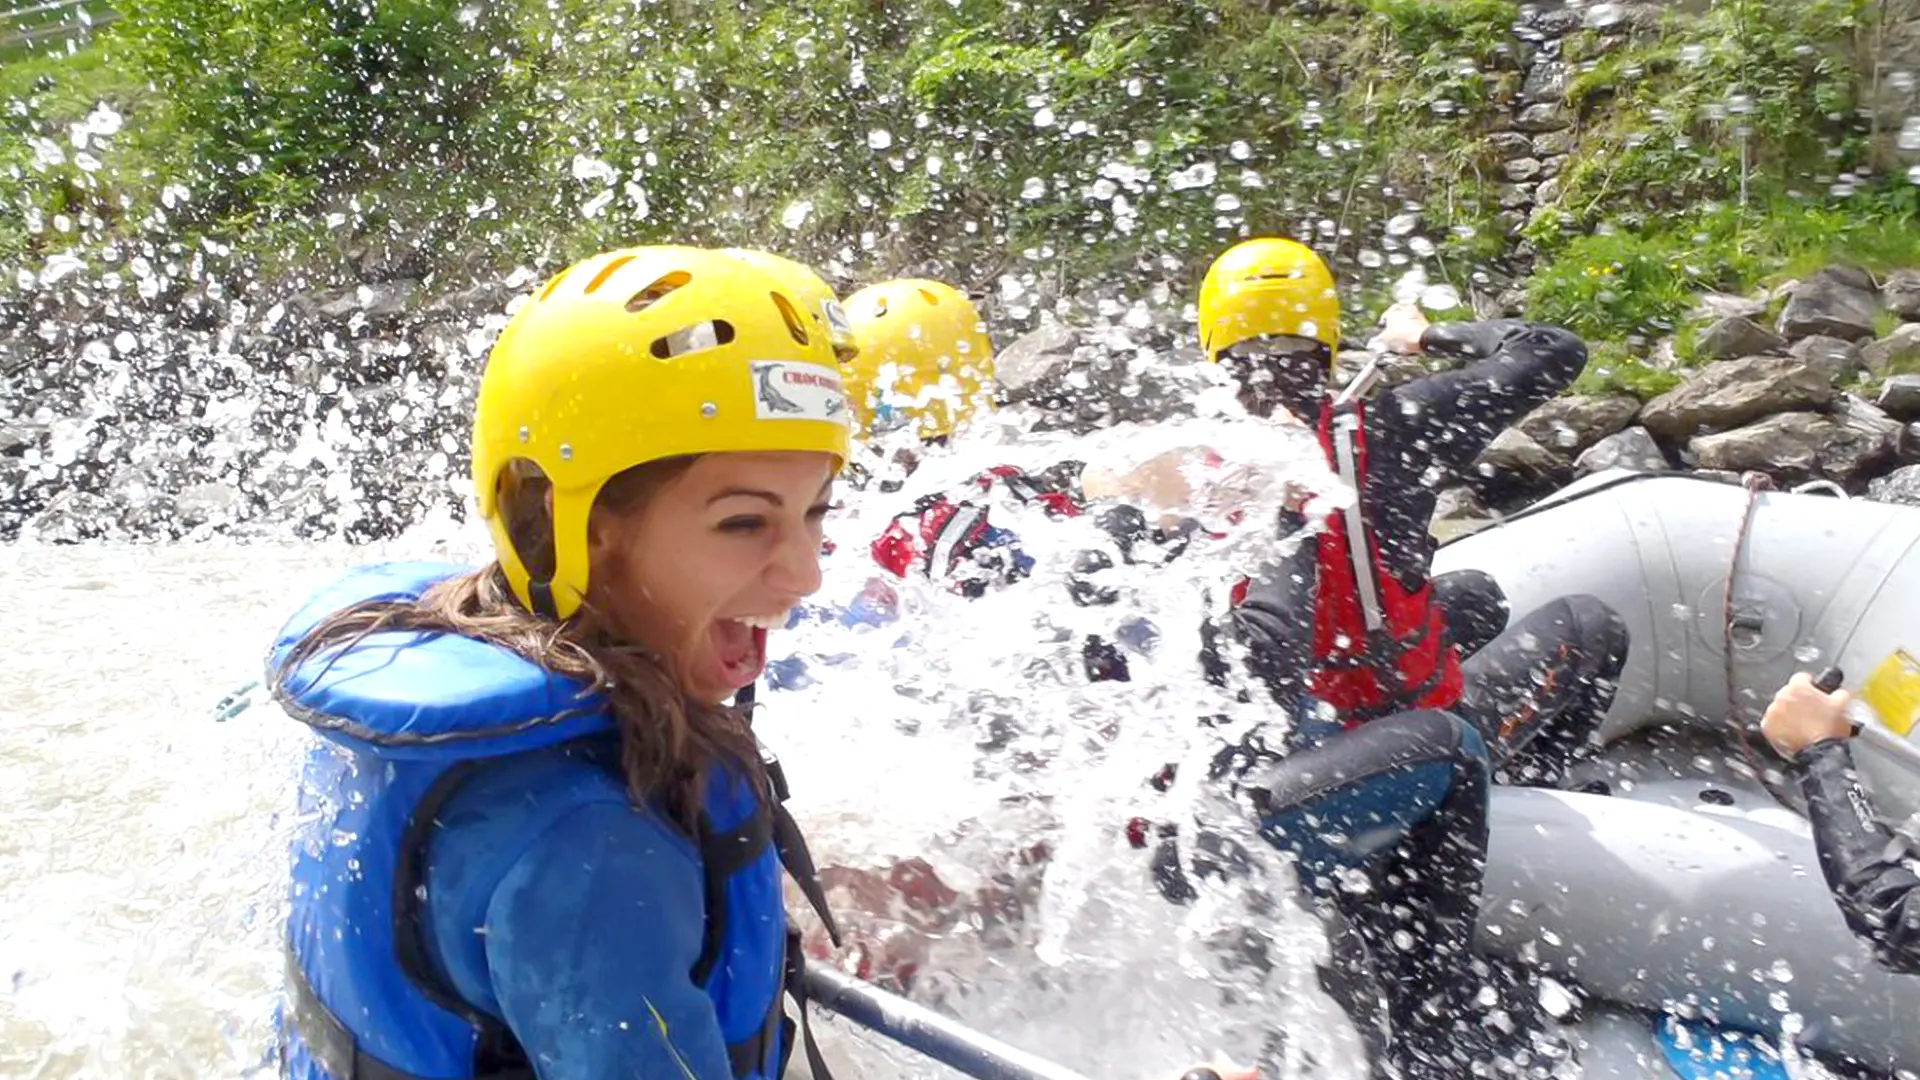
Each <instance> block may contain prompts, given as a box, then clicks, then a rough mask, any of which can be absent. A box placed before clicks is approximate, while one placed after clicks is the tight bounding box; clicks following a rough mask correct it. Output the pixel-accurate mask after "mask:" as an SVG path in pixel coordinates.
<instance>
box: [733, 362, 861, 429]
mask: <svg viewBox="0 0 1920 1080" xmlns="http://www.w3.org/2000/svg"><path fill="white" fill-rule="evenodd" d="M753 408H754V415H756V416H757V417H759V418H760V419H762V420H825V421H828V422H831V423H838V424H844V423H846V422H847V393H846V389H845V388H844V387H843V386H842V385H841V383H840V374H839V372H836V371H834V370H833V369H832V368H830V367H825V366H823V365H820V364H803V363H798V362H796V361H792V360H755V361H754V362H753Z"/></svg>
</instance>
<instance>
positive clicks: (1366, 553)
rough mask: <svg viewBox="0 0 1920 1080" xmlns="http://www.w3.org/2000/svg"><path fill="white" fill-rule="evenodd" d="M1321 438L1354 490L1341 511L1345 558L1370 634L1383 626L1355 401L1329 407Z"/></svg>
mask: <svg viewBox="0 0 1920 1080" xmlns="http://www.w3.org/2000/svg"><path fill="white" fill-rule="evenodd" d="M1324 437H1325V438H1326V439H1327V440H1328V442H1329V444H1330V446H1331V448H1332V451H1333V465H1334V469H1335V470H1336V471H1337V472H1338V473H1339V474H1340V480H1341V482H1342V483H1344V484H1346V485H1347V487H1348V488H1350V489H1351V490H1352V491H1353V502H1351V503H1349V504H1348V505H1347V508H1346V509H1345V510H1344V511H1342V512H1341V513H1342V517H1343V519H1344V521H1345V524H1346V533H1347V558H1348V559H1349V560H1350V561H1351V562H1352V563H1353V581H1354V588H1355V591H1356V592H1358V593H1359V597H1358V599H1359V601H1360V615H1361V618H1362V619H1364V620H1365V621H1366V627H1367V629H1368V630H1370V631H1378V630H1381V629H1383V628H1384V627H1385V626H1386V625H1387V622H1386V617H1385V615H1384V614H1383V613H1382V611H1381V607H1380V582H1379V580H1378V578H1377V577H1376V576H1375V574H1374V565H1373V564H1374V559H1373V537H1372V536H1371V535H1370V534H1369V533H1368V532H1367V521H1366V514H1365V512H1364V510H1363V508H1362V507H1361V499H1362V497H1363V495H1364V493H1365V484H1366V472H1367V456H1366V455H1367V444H1366V415H1365V413H1364V412H1362V411H1361V407H1360V404H1359V403H1358V402H1348V403H1345V404H1342V405H1339V406H1333V407H1329V409H1328V416H1327V422H1326V430H1325V432H1324Z"/></svg>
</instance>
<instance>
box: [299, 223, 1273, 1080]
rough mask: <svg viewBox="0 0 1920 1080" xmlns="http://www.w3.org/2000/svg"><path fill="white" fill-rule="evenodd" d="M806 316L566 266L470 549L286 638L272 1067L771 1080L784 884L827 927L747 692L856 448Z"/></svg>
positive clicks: (689, 270)
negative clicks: (285, 785) (289, 757)
mask: <svg viewBox="0 0 1920 1080" xmlns="http://www.w3.org/2000/svg"><path fill="white" fill-rule="evenodd" d="M809 310H810V309H809V307H808V302H807V300H806V299H805V298H804V297H803V296H801V295H799V294H798V293H797V292H796V291H795V290H794V289H793V288H791V287H790V286H789V285H788V284H787V283H786V282H783V281H782V280H781V278H780V277H779V276H777V275H774V274H769V273H767V272H766V271H764V270H762V269H759V268H758V267H756V266H754V265H752V264H750V263H749V262H747V261H743V260H741V259H738V258H735V257H732V256H729V255H725V254H721V253H718V252H708V251H702V250H698V249H694V248H687V247H652V248H635V249H629V250H624V251H615V252H608V253H604V254H601V255H597V256H594V257H593V258H590V259H587V260H585V261H584V262H581V263H579V264H576V265H574V266H572V267H570V268H568V269H566V270H564V271H562V272H561V273H560V274H559V275H557V276H556V277H554V278H553V279H552V280H550V281H548V282H547V283H545V284H544V285H542V286H541V287H540V288H539V289H538V291H536V292H535V293H534V294H533V296H531V297H530V298H529V299H528V301H527V303H526V304H525V306H524V307H522V308H521V309H520V311H519V312H518V313H517V314H516V315H515V316H514V318H513V320H512V321H511V322H510V323H509V324H508V326H507V327H506V329H505V330H504V331H503V332H502V333H501V335H500V339H499V340H498V342H496V344H495V346H494V349H493V353H492V355H491V357H490V358H489V360H488V364H487V369H486V372H485V374H484V376H483V378H482V382H481V388H480V396H479V403H478V408H477V411H476V415H475V421H474V434H473V478H474V486H475V492H476V496H477V502H478V504H479V511H480V515H481V517H482V518H483V519H484V520H485V521H486V523H487V526H488V531H489V533H490V535H491V537H492V540H493V553H494V558H493V560H492V561H491V562H489V563H488V564H487V565H485V566H482V567H479V568H474V567H469V566H458V565H449V564H442V563H402V564H388V565H381V566H375V567H371V568H368V569H364V570H361V571H359V572H357V573H354V574H352V575H350V576H348V577H347V578H346V579H345V580H343V581H340V582H338V583H337V584H335V585H333V586H331V587H330V588H328V589H326V590H324V591H323V592H322V593H320V594H319V595H317V596H315V597H314V598H312V599H311V600H310V601H309V602H308V603H307V604H306V605H305V606H304V607H303V608H302V610H300V611H299V612H298V613H296V614H295V615H294V616H293V617H292V619H290V620H289V622H288V623H287V624H286V626H285V627H284V628H283V629H282V630H281V632H280V634H279V636H278V638H277V640H276V641H275V644H274V647H273V650H272V655H271V658H270V660H269V676H270V680H271V682H272V685H273V686H274V689H275V694H276V697H277V698H278V699H279V701H280V702H281V703H282V704H283V706H284V707H285V708H286V710H287V711H288V713H289V714H290V715H292V716H293V717H294V718H295V719H297V720H299V721H300V722H302V723H304V724H306V725H307V726H309V727H310V728H311V729H312V730H313V732H314V734H315V736H316V738H315V739H314V743H313V746H312V749H311V751H310V753H309V758H308V761H307V766H306V772H305V775H304V777H303V781H302V785H301V801H302V815H301V822H302V824H301V830H302V832H301V835H300V837H299V838H298V842H297V843H296V844H295V848H294V865H293V871H292V889H291V910H290V913H289V918H288V928H287V935H288V936H287V971H288V987H287V990H288V1004H287V1006H286V1008H285V1009H284V1010H283V1011H282V1014H281V1016H280V1017H279V1024H278V1026H279V1029H280V1036H281V1052H282V1057H283V1064H284V1071H285V1072H286V1073H287V1074H288V1075H290V1076H292V1077H295V1078H297V1080H323V1078H324V1080H353V1078H355V1077H358V1078H362V1080H365V1078H368V1077H382V1078H388V1080H409V1078H416V1077H419V1078H424V1077H434V1078H441V1080H445V1078H455V1077H474V1078H486V1077H493V1078H506V1077H531V1076H538V1077H541V1078H542V1080H609V1078H612V1077H633V1076H640V1077H656V1078H659V1077H669V1078H674V1080H748V1078H756V1080H777V1078H778V1077H779V1076H780V1075H781V1073H782V1071H783V1070H784V1068H785V1065H786V1061H787V1058H788V1054H789V1053H790V1051H791V1050H792V1045H791V1042H790V1039H789V1035H790V1031H791V1025H788V1024H786V1023H785V1018H784V1016H783V1014H782V997H783V993H784V992H787V991H790V990H791V991H793V992H795V993H796V996H797V997H798V998H799V999H800V1000H804V996H803V995H800V994H799V988H798V987H797V986H794V985H789V984H788V982H787V975H788V973H789V971H790V970H792V969H791V967H790V965H789V963H788V961H789V959H790V958H792V957H795V956H797V955H798V949H799V945H798V943H797V941H795V940H794V939H793V938H792V937H791V936H790V932H789V930H788V927H789V925H790V924H789V922H788V920H787V917H786V916H787V909H786V904H785V900H784V897H783V889H782V873H783V864H784V869H785V870H787V871H790V872H791V873H792V874H793V876H794V878H795V880H796V882H797V884H798V885H799V887H800V890H801V892H802V893H803V894H805V895H806V896H807V898H808V900H809V901H810V902H811V903H812V904H813V905H814V906H815V908H816V909H817V910H819V912H820V915H821V919H822V922H823V923H824V924H825V925H826V927H827V930H828V933H829V934H830V935H833V934H836V931H835V930H834V926H833V922H832V919H831V917H830V916H829V915H828V914H827V912H826V911H825V908H824V903H823V896H822V892H821V889H820V884H819V880H818V877H817V875H816V874H815V873H814V870H813V865H812V861H811V859H810V857H809V856H808V855H807V852H806V845H805V843H804V841H803V840H802V839H801V838H800V835H799V832H798V829H797V828H796V827H795V826H794V824H793V821H792V819H791V818H790V817H789V816H788V815H787V813H786V811H785V810H784V809H783V807H782V806H781V803H780V799H781V798H783V797H784V796H783V789H784V783H783V781H782V780H781V779H780V777H779V773H778V766H777V764H775V763H773V762H771V760H770V759H767V758H765V757H764V756H763V754H762V752H761V750H760V747H759V745H758V743H757V741H756V740H755V738H754V735H753V731H752V729H751V727H750V725H749V720H748V714H747V710H746V708H745V702H744V701H743V698H746V697H750V695H747V694H745V693H744V692H745V691H748V690H750V688H751V687H752V685H753V684H754V680H755V679H756V678H757V677H758V676H759V675H760V673H761V671H762V669H763V667H764V665H765V662H766V655H767V634H768V631H769V630H772V629H775V628H778V627H781V626H783V625H785V624H786V623H787V621H788V617H789V613H790V612H791V611H792V610H793V609H794V607H795V606H796V605H798V604H799V603H800V601H801V600H802V599H803V598H805V597H806V596H808V595H809V594H811V593H812V592H814V591H815V589H817V588H818V586H819V584H820V567H819V555H820V549H821V544H822V521H823V518H824V516H825V514H826V512H827V507H828V501H829V499H830V496H831V494H832V488H833V483H834V478H835V476H836V475H837V474H838V473H839V471H840V470H841V468H842V467H843V466H844V465H845V463H846V461H847V457H848V454H849V445H850V441H849V434H850V433H849V418H848V410H847V407H846V398H845V393H844V390H843V384H842V381H841V376H840V373H839V368H838V362H837V358H836V356H835V354H834V349H833V343H832V341H831V340H830V339H829V337H828V336H827V334H825V333H822V332H821V329H822V328H821V324H820V322H818V321H816V320H815V319H814V318H813V317H812V316H811V315H810V314H809ZM804 1020H805V1016H804V1014H803V1015H802V1021H803V1026H802V1029H801V1030H802V1032H803V1033H804V1032H805V1027H804ZM803 1044H804V1045H805V1046H806V1048H807V1051H808V1054H809V1058H810V1059H811V1063H812V1064H813V1065H814V1074H815V1075H816V1076H821V1077H824V1069H823V1067H822V1066H821V1064H820V1063H819V1059H818V1057H817V1051H816V1050H815V1049H814V1047H813V1045H812V1040H811V1036H810V1035H805V1036H804V1040H803ZM1229 1080H1252V1077H1251V1074H1250V1073H1246V1072H1234V1073H1233V1074H1232V1076H1230V1077H1229Z"/></svg>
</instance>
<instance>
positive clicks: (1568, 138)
mask: <svg viewBox="0 0 1920 1080" xmlns="http://www.w3.org/2000/svg"><path fill="white" fill-rule="evenodd" d="M1579 145H1580V137H1579V136H1578V135H1576V134H1574V133H1573V132H1572V131H1549V132H1546V133H1544V134H1540V135H1535V136H1534V137H1533V156H1535V157H1540V158H1549V157H1560V156H1562V155H1565V154H1571V153H1573V152H1574V150H1575V149H1577V148H1578V147H1579Z"/></svg>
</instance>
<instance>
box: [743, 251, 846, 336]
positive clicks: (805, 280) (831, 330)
mask: <svg viewBox="0 0 1920 1080" xmlns="http://www.w3.org/2000/svg"><path fill="white" fill-rule="evenodd" d="M721 253H722V254H724V255H731V256H733V257H734V258H736V259H739V260H740V261H742V262H745V263H750V264H752V265H754V266H757V267H759V268H760V269H762V270H765V271H766V272H767V273H769V274H771V275H773V277H774V279H775V280H777V281H779V282H780V284H782V285H784V286H786V287H787V288H788V289H789V290H791V291H792V293H793V295H794V296H796V297H798V298H799V300H800V303H801V306H803V307H805V308H806V310H807V314H808V315H811V316H813V318H814V320H815V321H816V322H818V323H819V324H820V325H821V326H822V327H823V328H824V329H825V331H826V335H827V340H828V341H829V342H831V343H832V345H833V352H834V355H835V356H838V357H839V358H840V360H841V362H843V363H844V362H846V361H849V360H852V359H853V354H854V352H855V349H856V346H855V344H854V340H853V327H852V326H851V325H849V324H848V322H847V313H846V310H845V309H844V308H842V307H841V306H840V298H839V297H837V296H835V295H834V294H833V286H831V285H829V284H827V279H826V278H823V277H821V276H820V275H819V274H818V273H815V272H814V270H813V268H812V267H810V266H807V265H806V264H804V263H797V262H794V261H793V260H792V259H789V258H787V257H786V256H785V255H775V254H774V253H773V252H771V251H757V250H755V249H753V248H726V249H724V250H723V251H722V252H721Z"/></svg>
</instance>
